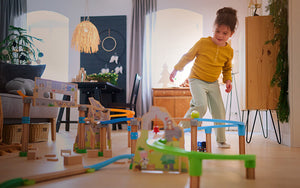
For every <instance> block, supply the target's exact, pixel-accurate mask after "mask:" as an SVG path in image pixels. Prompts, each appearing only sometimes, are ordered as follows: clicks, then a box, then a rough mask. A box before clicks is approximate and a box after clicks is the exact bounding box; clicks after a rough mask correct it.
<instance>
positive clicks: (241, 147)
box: [238, 124, 246, 154]
mask: <svg viewBox="0 0 300 188" xmlns="http://www.w3.org/2000/svg"><path fill="white" fill-rule="evenodd" d="M238 134H239V152H240V154H245V153H246V151H245V125H244V124H241V125H238Z"/></svg>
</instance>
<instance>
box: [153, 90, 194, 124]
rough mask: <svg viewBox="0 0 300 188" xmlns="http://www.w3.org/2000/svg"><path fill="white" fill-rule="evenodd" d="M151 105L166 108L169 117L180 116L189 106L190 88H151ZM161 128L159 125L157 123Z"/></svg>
mask: <svg viewBox="0 0 300 188" xmlns="http://www.w3.org/2000/svg"><path fill="white" fill-rule="evenodd" d="M152 96H153V100H152V101H153V106H161V107H164V108H166V109H167V110H168V112H169V113H170V115H171V117H174V118H175V117H178V118H182V117H183V116H184V115H185V113H186V112H187V110H188V109H189V107H190V101H191V99H192V95H191V93H190V88H188V87H182V88H175V87H174V88H152ZM159 126H160V128H161V125H160V123H159Z"/></svg>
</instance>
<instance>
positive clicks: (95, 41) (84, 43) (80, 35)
mask: <svg viewBox="0 0 300 188" xmlns="http://www.w3.org/2000/svg"><path fill="white" fill-rule="evenodd" d="M87 6H88V1H86V9H87ZM99 44H100V37H99V33H98V30H97V28H96V26H95V25H94V24H93V23H92V22H90V21H89V17H87V19H86V20H84V21H82V22H80V23H79V24H78V25H77V26H76V28H75V30H74V32H73V36H72V43H71V47H72V48H75V50H78V51H80V52H84V53H96V52H97V51H98V45H99Z"/></svg>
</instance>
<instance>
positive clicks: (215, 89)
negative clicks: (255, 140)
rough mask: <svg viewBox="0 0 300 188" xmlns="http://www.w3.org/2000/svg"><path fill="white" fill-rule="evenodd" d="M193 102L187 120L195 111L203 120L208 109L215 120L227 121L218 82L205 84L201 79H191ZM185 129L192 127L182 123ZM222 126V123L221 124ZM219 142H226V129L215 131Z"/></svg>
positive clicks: (186, 115)
mask: <svg viewBox="0 0 300 188" xmlns="http://www.w3.org/2000/svg"><path fill="white" fill-rule="evenodd" d="M189 83H190V90H191V94H192V97H193V98H192V100H191V102H190V108H189V110H188V111H187V112H186V114H185V116H184V117H185V118H191V113H192V111H193V110H197V111H198V112H199V114H200V118H202V117H203V116H204V115H205V113H206V111H207V107H208V108H209V111H210V113H211V115H212V118H213V119H225V108H224V104H223V100H222V95H221V91H220V87H219V83H218V81H215V82H205V81H202V80H199V79H194V78H193V79H189ZM181 124H182V126H183V127H184V128H187V127H190V122H188V121H185V122H181ZM219 125H220V123H219ZM215 134H216V140H217V142H225V141H226V137H225V128H217V129H215Z"/></svg>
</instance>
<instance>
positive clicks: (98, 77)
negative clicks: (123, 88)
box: [86, 72, 119, 85]
mask: <svg viewBox="0 0 300 188" xmlns="http://www.w3.org/2000/svg"><path fill="white" fill-rule="evenodd" d="M118 76H119V75H118V74H117V73H113V72H108V73H98V74H96V73H94V74H89V75H87V76H86V79H87V80H90V81H91V80H95V81H98V82H110V83H112V84H114V85H117V80H118Z"/></svg>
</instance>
